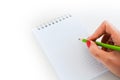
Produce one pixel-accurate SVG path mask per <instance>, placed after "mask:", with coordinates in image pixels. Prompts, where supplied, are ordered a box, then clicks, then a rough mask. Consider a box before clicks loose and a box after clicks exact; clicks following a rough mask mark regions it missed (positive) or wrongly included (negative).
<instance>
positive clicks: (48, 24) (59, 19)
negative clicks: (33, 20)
mask: <svg viewBox="0 0 120 80" xmlns="http://www.w3.org/2000/svg"><path fill="white" fill-rule="evenodd" d="M70 17H72V16H71V15H70V14H68V15H64V16H61V17H58V18H56V19H54V20H52V21H50V22H48V23H45V24H41V25H40V26H38V27H37V29H38V30H41V29H45V28H47V27H49V26H51V25H54V24H56V23H59V22H61V21H63V20H66V19H68V18H70Z"/></svg>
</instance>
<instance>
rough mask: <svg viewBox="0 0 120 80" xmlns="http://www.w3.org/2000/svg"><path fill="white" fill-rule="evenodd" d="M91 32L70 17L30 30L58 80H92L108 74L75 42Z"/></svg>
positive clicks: (77, 19) (73, 17) (79, 43)
mask: <svg viewBox="0 0 120 80" xmlns="http://www.w3.org/2000/svg"><path fill="white" fill-rule="evenodd" d="M91 30H92V29H91V28H90V27H87V26H82V24H81V23H80V18H79V17H77V16H72V15H64V16H61V17H58V18H56V19H54V20H52V21H49V22H48V23H45V24H41V25H40V26H38V27H36V28H34V29H33V33H34V35H35V37H36V39H37V41H38V42H39V44H40V46H41V47H42V49H43V51H44V54H45V55H46V56H47V58H48V60H49V62H50V63H51V65H52V67H53V68H54V69H55V72H56V74H57V75H58V77H59V79H60V80H92V79H94V78H96V77H98V76H100V75H101V74H104V73H105V72H106V71H108V70H107V69H106V68H105V67H104V66H103V65H102V64H101V63H100V62H99V61H97V60H96V59H94V58H93V57H92V56H91V55H90V52H89V51H88V48H87V47H86V44H85V43H82V42H81V41H80V40H78V39H79V38H81V37H82V38H87V37H88V36H89V33H91Z"/></svg>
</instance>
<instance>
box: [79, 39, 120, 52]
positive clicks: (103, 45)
mask: <svg viewBox="0 0 120 80" xmlns="http://www.w3.org/2000/svg"><path fill="white" fill-rule="evenodd" d="M79 40H81V41H82V42H85V43H86V42H87V39H79ZM95 43H96V44H97V45H98V46H102V47H104V48H108V49H111V50H115V51H120V46H115V45H110V44H106V43H102V42H97V41H96V42H95Z"/></svg>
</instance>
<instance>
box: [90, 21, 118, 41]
mask: <svg viewBox="0 0 120 80" xmlns="http://www.w3.org/2000/svg"><path fill="white" fill-rule="evenodd" d="M116 32H117V31H116V29H115V28H114V27H113V25H112V24H110V23H108V22H107V21H104V22H103V23H102V24H101V25H100V26H99V27H98V29H97V30H96V31H95V33H94V34H93V35H92V36H90V37H89V38H88V40H96V39H97V38H99V37H101V36H102V35H103V34H109V35H110V36H111V38H112V39H114V38H113V37H114V36H115V35H116Z"/></svg>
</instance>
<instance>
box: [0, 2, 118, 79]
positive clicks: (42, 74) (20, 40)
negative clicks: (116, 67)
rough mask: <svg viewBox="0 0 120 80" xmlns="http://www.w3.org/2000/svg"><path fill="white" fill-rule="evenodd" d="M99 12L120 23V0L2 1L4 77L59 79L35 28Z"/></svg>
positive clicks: (0, 39)
mask: <svg viewBox="0 0 120 80" xmlns="http://www.w3.org/2000/svg"><path fill="white" fill-rule="evenodd" d="M96 12H97V13H99V12H100V13H99V14H104V13H105V14H106V15H107V14H108V15H110V14H114V16H115V15H117V16H118V17H114V16H112V18H110V17H109V18H110V19H111V21H112V19H114V20H115V19H116V20H117V21H118V22H113V23H116V24H115V25H120V23H119V22H120V14H119V13H120V2H119V0H0V80H57V78H56V77H55V74H54V72H53V71H52V68H51V66H50V65H49V63H47V59H46V57H45V55H44V54H42V51H41V49H40V47H38V44H37V43H36V40H35V39H34V37H33V35H32V31H31V30H32V28H34V27H36V26H38V25H39V24H40V23H43V22H46V21H49V20H51V19H53V18H55V17H58V16H61V15H63V14H67V13H77V14H79V15H81V13H82V14H84V13H85V14H86V15H87V16H89V14H91V13H92V15H93V19H95V18H94V15H96V14H94V13H96ZM89 17H90V16H89ZM99 17H101V16H99ZM82 18H83V19H84V20H83V22H84V21H86V20H87V17H85V18H84V17H82ZM90 19H91V20H92V16H91V17H90V18H89V19H88V20H90ZM102 19H104V17H103V18H102ZM102 19H101V20H102ZM101 20H97V21H98V22H97V23H100V22H99V21H101ZM88 23H89V22H88ZM97 23H95V24H92V25H93V26H96V25H99V24H97ZM108 76H109V75H108V74H106V77H108ZM109 77H110V76H109ZM111 77H113V75H111ZM103 78H104V79H105V77H103ZM99 80H103V79H99ZM109 80H110V79H109ZM114 80H115V79H114ZM116 80H117V79H116Z"/></svg>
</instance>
